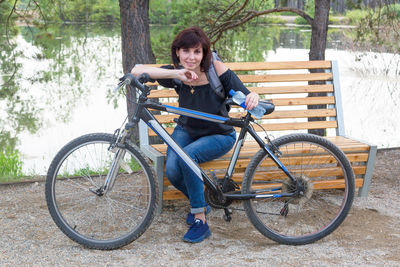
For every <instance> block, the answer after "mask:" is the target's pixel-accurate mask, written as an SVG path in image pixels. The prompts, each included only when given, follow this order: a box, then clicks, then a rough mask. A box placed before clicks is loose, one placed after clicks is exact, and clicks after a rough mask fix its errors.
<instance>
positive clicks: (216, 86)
mask: <svg viewBox="0 0 400 267" xmlns="http://www.w3.org/2000/svg"><path fill="white" fill-rule="evenodd" d="M211 55H212V57H211V65H210V67H209V68H208V71H207V72H206V76H207V79H208V81H209V83H210V86H211V88H212V89H213V91H214V92H215V94H216V95H217V96H219V97H221V98H223V99H225V90H224V87H223V86H222V83H221V81H220V80H219V77H218V74H217V70H216V69H215V66H214V61H216V60H218V61H222V60H221V59H220V58H219V57H218V55H217V52H216V51H213V52H212V53H211Z"/></svg>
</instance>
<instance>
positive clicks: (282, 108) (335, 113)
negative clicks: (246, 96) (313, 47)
mask: <svg viewBox="0 0 400 267" xmlns="http://www.w3.org/2000/svg"><path fill="white" fill-rule="evenodd" d="M225 64H226V66H227V67H228V68H230V69H231V70H233V71H234V72H235V73H236V74H238V76H239V78H240V79H241V81H242V82H243V83H244V84H245V86H246V87H247V88H248V89H249V90H250V91H254V92H257V93H258V94H259V95H260V96H261V98H264V99H271V100H272V102H273V103H274V104H275V111H274V112H273V113H272V114H269V115H265V116H264V117H263V118H262V120H260V121H259V123H260V124H261V125H262V126H263V127H264V128H265V129H266V130H267V131H269V132H270V131H279V132H282V131H283V132H282V134H284V133H286V132H285V131H290V132H293V131H298V130H299V131H307V130H309V129H334V130H336V132H335V131H334V130H333V134H332V131H328V133H330V134H329V135H344V126H343V116H342V107H341V102H340V101H341V96H340V87H339V77H338V68H337V63H336V62H335V61H293V62H237V63H225ZM152 66H160V65H152ZM316 70H320V71H322V72H318V73H314V72H315V71H316ZM309 82H316V83H319V84H312V85H311V84H309ZM153 85H156V83H155V84H153ZM149 98H159V101H160V102H163V103H165V104H168V105H172V106H177V105H178V103H177V98H178V95H177V94H176V92H175V91H174V90H173V89H168V88H162V87H161V86H159V90H153V91H152V92H151V94H150V96H149ZM310 105H318V106H317V108H315V106H314V108H313V109H310V107H309V106H310ZM244 114H245V113H244V111H243V109H239V108H232V110H231V112H230V113H229V115H230V116H231V117H240V116H243V115H244ZM177 117H178V115H174V114H168V113H166V114H160V115H156V118H157V119H158V120H159V121H160V122H161V123H163V124H164V126H165V128H166V130H167V131H168V132H169V133H172V131H173V128H174V126H175V123H174V118H177ZM311 118H317V119H315V120H312V119H311ZM321 119H322V120H321ZM143 125H145V124H142V126H141V127H143ZM142 135H143V129H142ZM154 135H155V133H154V132H153V131H152V130H149V132H148V136H154ZM141 142H143V136H141ZM144 142H146V141H144ZM147 144H148V143H147Z"/></svg>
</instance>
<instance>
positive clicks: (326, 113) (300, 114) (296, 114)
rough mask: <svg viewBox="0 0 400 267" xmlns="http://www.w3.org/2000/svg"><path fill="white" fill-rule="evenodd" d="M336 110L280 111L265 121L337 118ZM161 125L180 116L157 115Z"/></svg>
mask: <svg viewBox="0 0 400 267" xmlns="http://www.w3.org/2000/svg"><path fill="white" fill-rule="evenodd" d="M245 115H246V112H245V111H243V112H238V113H230V114H229V116H230V117H232V118H241V117H244V116H245ZM335 116H336V110H335V109H304V110H278V111H274V112H273V113H271V114H268V115H265V116H263V118H264V119H289V118H318V117H335ZM154 117H156V119H157V120H158V121H159V122H160V123H173V122H174V119H175V118H178V117H179V115H171V114H163V115H155V116H154Z"/></svg>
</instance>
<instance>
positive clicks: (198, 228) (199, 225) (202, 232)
mask: <svg viewBox="0 0 400 267" xmlns="http://www.w3.org/2000/svg"><path fill="white" fill-rule="evenodd" d="M210 235H211V231H210V228H209V227H208V224H207V222H206V223H203V221H202V220H200V219H196V220H195V221H194V223H193V224H192V225H191V226H190V228H189V230H188V231H187V233H186V234H185V236H184V237H183V241H185V242H189V243H199V242H201V241H203V240H204V239H206V238H207V237H209V236H210Z"/></svg>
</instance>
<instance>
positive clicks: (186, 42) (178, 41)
mask: <svg viewBox="0 0 400 267" xmlns="http://www.w3.org/2000/svg"><path fill="white" fill-rule="evenodd" d="M199 44H200V45H201V47H202V48H203V59H202V60H201V63H200V68H201V71H204V72H205V71H207V70H208V68H209V67H210V65H211V50H210V46H211V43H210V39H208V37H207V35H206V34H205V33H204V32H203V30H202V29H201V28H199V27H190V28H187V29H185V30H183V31H181V32H180V33H178V35H177V36H176V37H175V39H174V41H173V42H172V45H171V56H172V63H173V64H174V67H175V68H178V67H179V58H178V56H177V55H176V51H178V50H179V49H180V48H193V47H197V46H198V45H199Z"/></svg>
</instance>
